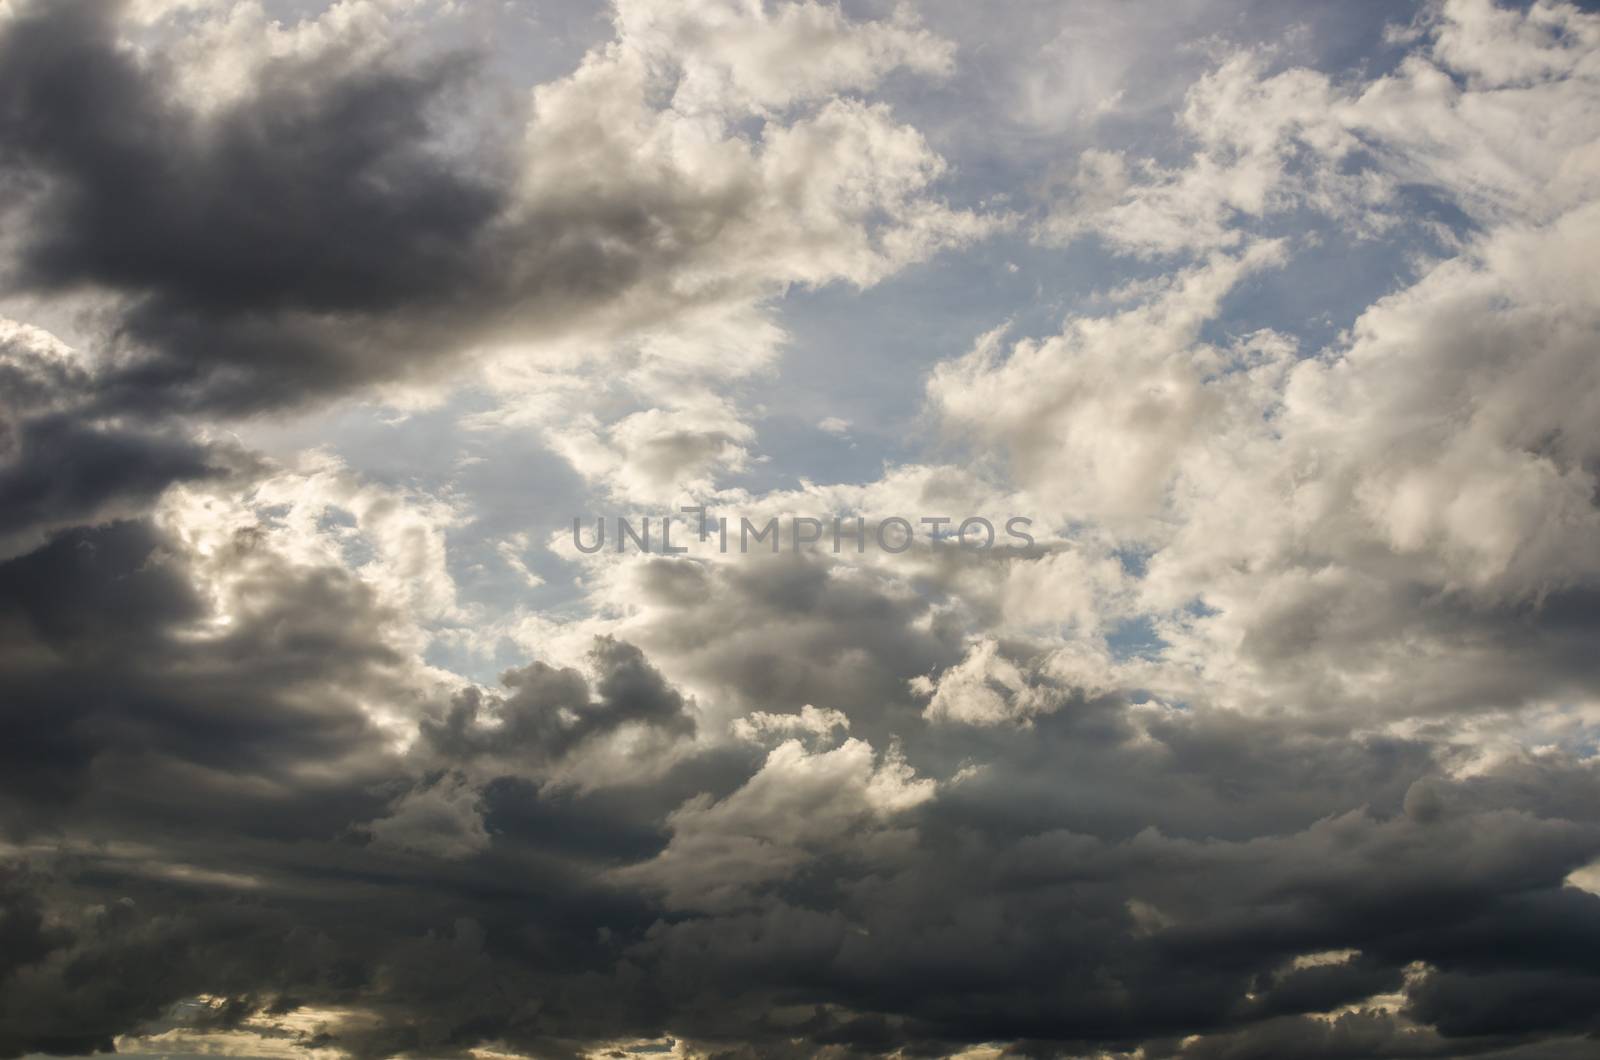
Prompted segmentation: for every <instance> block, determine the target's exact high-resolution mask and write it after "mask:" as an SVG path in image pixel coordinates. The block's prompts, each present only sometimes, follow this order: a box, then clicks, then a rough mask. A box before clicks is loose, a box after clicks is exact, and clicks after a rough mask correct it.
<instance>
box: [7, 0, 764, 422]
mask: <svg viewBox="0 0 1600 1060" xmlns="http://www.w3.org/2000/svg"><path fill="white" fill-rule="evenodd" d="M124 6H125V5H124V4H121V3H101V2H99V0H62V2H49V3H33V4H26V5H24V6H23V7H22V9H21V11H20V12H19V13H18V14H17V15H16V16H15V17H13V18H12V19H10V20H8V21H7V22H6V23H4V24H3V26H0V100H4V103H3V105H0V189H3V195H0V209H3V210H4V211H5V212H4V216H5V218H6V220H7V223H8V225H10V226H12V227H13V229H14V230H15V231H17V232H18V234H19V235H20V239H19V240H18V241H17V249H16V253H15V260H13V261H12V262H11V263H10V268H9V270H8V272H7V275H6V280H7V283H8V285H9V286H10V287H11V288H12V290H13V291H14V292H15V293H33V294H37V295H44V296H48V297H66V296H76V295H84V296H99V297H98V301H91V303H90V305H91V316H93V317H94V318H95V319H97V321H98V323H99V325H100V328H99V333H100V335H101V336H102V342H103V344H104V349H102V350H98V351H97V352H100V353H114V354H115V355H116V357H115V361H116V368H115V370H114V371H109V372H107V373H106V377H105V378H104V379H102V380H99V387H100V389H101V393H100V396H99V404H100V407H102V408H105V409H111V410H118V411H143V412H147V413H148V412H157V411H161V410H170V409H174V408H177V409H190V410H195V409H207V410H212V411H216V410H221V411H233V412H239V411H253V410H260V409H265V408H273V407H281V406H283V405H292V404H296V403H299V402H301V401H306V400H316V399H317V398H319V397H322V396H327V395H331V394H335V393H340V392H346V391H348V390H350V389H351V388H353V387H356V386H358V385H360V384H363V383H370V382H374V381H384V380H393V379H397V378H401V377H405V376H409V375H414V374H416V373H418V372H421V373H424V374H426V373H427V372H429V371H435V370H438V369H440V368H441V367H442V366H443V365H444V364H446V363H447V362H450V361H452V359H453V357H454V355H456V354H459V353H460V352H462V351H463V350H465V349H467V348H469V347H471V346H472V345H473V344H474V343H475V342H478V341H481V340H486V339H492V338H494V337H505V336H510V335H519V334H521V335H526V334H553V333H559V332H561V331H563V330H564V329H567V328H569V327H571V326H573V325H574V324H575V323H577V322H579V321H581V320H584V319H586V318H588V319H592V317H593V314H595V313H596V312H597V311H600V310H604V309H605V308H606V307H608V306H609V305H611V304H612V303H613V301H614V300H615V299H616V298H617V297H618V296H620V295H622V294H624V293H625V292H628V291H630V290H636V289H640V288H643V287H645V286H648V285H649V284H652V283H655V282H657V281H658V280H659V279H660V277H661V276H662V275H664V274H665V273H667V272H670V270H671V269H672V268H673V267H674V266H675V265H676V264H677V263H680V262H682V261H684V260H686V259H687V258H689V257H690V256H691V255H692V254H693V253H694V252H695V251H696V250H697V249H698V248H702V247H704V246H705V245H707V244H708V243H710V242H712V241H714V240H715V239H716V238H718V236H719V233H720V232H721V230H722V222H723V221H724V220H726V219H727V218H728V217H730V216H733V215H735V214H737V213H739V212H740V211H741V210H746V209H748V208H749V206H750V196H749V194H748V192H749V189H741V188H739V187H733V188H724V189H718V190H715V191H711V192H707V193H704V194H700V193H691V192H690V191H689V189H683V188H678V187H675V186H672V185H671V182H670V181H669V182H667V183H666V184H665V185H662V186H653V185H651V184H650V183H649V182H648V181H647V180H645V178H643V177H641V178H640V179H641V181H642V182H641V183H640V184H639V185H638V186H635V187H628V188H625V189H622V190H620V191H618V190H616V189H613V190H612V192H611V193H610V194H603V193H599V192H595V191H592V190H590V191H586V190H584V187H583V186H581V185H582V178H581V177H574V178H573V179H574V181H576V182H577V183H575V184H574V186H573V187H572V188H570V189H562V188H560V187H557V188H556V189H554V190H552V189H549V188H547V189H546V198H545V200H542V201H539V202H524V201H521V200H520V199H519V195H518V192H517V191H516V189H515V185H514V181H515V173H514V172H513V170H514V167H515V166H516V165H519V164H520V163H519V162H517V161H516V160H515V159H514V155H515V150H514V149H513V148H511V147H508V146H506V145H507V144H508V143H510V142H514V140H515V137H516V135H517V132H516V131H515V130H514V129H511V130H506V129H495V130H487V131H486V130H482V129H474V128H473V118H472V115H473V114H474V113H481V111H474V110H473V108H472V106H471V104H470V100H471V99H472V80H473V72H474V69H475V66H476V63H475V61H474V60H473V59H472V58H471V57H470V56H465V55H460V54H447V55H443V56H439V55H420V54H418V53H417V49H416V48H413V47H402V46H399V45H396V46H395V47H394V48H393V49H390V50H389V51H391V52H392V54H389V55H386V56H384V57H382V58H377V59H373V58H369V57H363V56H359V55H353V54H351V53H352V51H353V50H354V49H352V48H351V47H350V46H349V45H335V46H333V47H331V48H329V49H326V50H325V51H324V52H322V53H318V54H316V55H313V56H310V57H298V58H276V59H272V60H269V61H267V62H266V63H265V64H264V65H263V66H262V68H261V70H260V71H259V72H258V74H257V75H256V76H255V77H254V80H253V81H252V83H251V84H250V86H249V90H248V91H247V92H246V93H245V94H244V95H243V96H242V97H241V98H239V99H237V100H232V101H227V102H223V103H220V104H218V105H217V110H216V112H215V113H204V114H202V113H200V112H199V111H198V110H197V109H196V107H195V106H194V104H193V103H192V102H189V101H185V100H183V99H180V98H178V96H177V94H176V93H177V89H176V87H175V85H176V82H177V78H176V71H175V67H174V66H173V64H172V60H170V59H169V58H168V57H167V56H166V55H165V54H164V53H163V52H162V51H161V50H160V49H159V48H155V49H152V50H150V51H149V52H148V53H146V54H144V55H138V54H136V53H135V52H134V50H133V49H131V48H130V47H128V46H127V45H126V43H125V42H124V41H122V40H121V39H120V38H119V31H120V30H121V22H120V18H119V13H120V11H121V10H122V8H123V7H124ZM594 134H595V136H596V137H600V138H602V139H603V137H604V135H605V130H604V129H602V128H597V129H596V130H595V133H594ZM464 143H470V144H471V145H472V148H471V151H472V152H473V153H470V154H469V152H468V150H467V149H466V148H464V147H463V144H464ZM591 146H593V145H591ZM615 161H616V162H617V164H618V166H619V167H620V169H619V171H620V172H626V169H627V160H626V158H624V157H622V156H621V155H619V156H618V157H617V159H616V160H615ZM551 163H555V164H556V166H555V168H556V169H557V170H558V171H559V166H560V165H561V164H562V160H560V159H549V160H541V159H535V160H534V162H533V164H534V165H535V166H541V167H547V168H548V167H550V164H551ZM558 184H559V181H558ZM702 286H703V285H702ZM720 296H721V292H720V289H719V290H707V291H705V292H704V294H703V297H707V298H717V297H720ZM672 297H673V298H676V299H677V300H678V301H680V302H681V301H683V300H684V299H685V298H688V299H689V300H690V301H692V300H693V297H691V296H678V295H674V296H672ZM694 297H702V296H694ZM107 299H109V304H108V303H107ZM630 312H631V313H633V314H635V318H634V319H633V323H638V322H639V319H638V315H639V314H641V313H642V314H643V316H644V317H646V318H648V317H649V316H650V315H651V314H652V312H653V311H652V310H650V309H648V308H646V309H642V310H641V309H640V308H639V307H638V306H635V307H634V308H633V309H632V310H630Z"/></svg>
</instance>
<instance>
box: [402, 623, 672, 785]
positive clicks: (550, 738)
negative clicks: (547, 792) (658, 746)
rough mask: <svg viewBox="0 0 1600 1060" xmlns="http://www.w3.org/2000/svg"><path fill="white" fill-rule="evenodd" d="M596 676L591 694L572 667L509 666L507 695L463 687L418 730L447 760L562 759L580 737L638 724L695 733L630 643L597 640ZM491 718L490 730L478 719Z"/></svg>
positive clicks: (663, 684)
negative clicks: (442, 710)
mask: <svg viewBox="0 0 1600 1060" xmlns="http://www.w3.org/2000/svg"><path fill="white" fill-rule="evenodd" d="M589 658H590V661H591V663H592V664H593V666H594V668H595V670H596V672H597V673H598V674H599V678H598V680H597V681H596V683H595V688H594V691H593V693H592V694H591V692H590V688H589V681H588V679H587V678H585V677H584V675H583V674H581V673H579V672H578V671H577V670H574V669H571V668H567V667H562V668H557V667H552V666H549V665H547V664H545V663H538V662H536V663H532V664H531V665H529V666H526V667H524V668H522V669H520V670H510V671H507V672H506V673H505V674H504V675H503V676H502V677H501V679H500V680H501V683H502V684H504V685H505V686H506V687H507V688H509V689H510V690H511V694H510V695H508V696H494V697H485V696H484V695H483V694H482V693H480V692H478V691H477V690H476V689H468V690H467V691H464V692H462V693H461V694H460V695H459V696H457V697H456V699H455V700H454V702H452V704H451V706H450V709H449V711H448V712H447V713H446V714H445V716H444V718H443V719H442V720H441V721H437V722H434V721H425V722H424V723H423V725H422V733H423V736H424V738H425V739H427V740H428V741H429V742H430V743H431V744H433V746H434V747H435V748H437V749H438V751H439V752H440V753H441V754H443V755H446V756H448V757H451V758H458V759H464V758H472V757H475V756H478V755H496V756H502V757H505V758H509V759H518V758H523V759H525V758H527V757H528V756H530V755H538V756H559V755H562V754H564V753H566V752H567V751H568V750H570V749H572V748H574V747H576V746H578V745H579V744H581V743H583V742H584V741H585V740H589V739H592V738H594V737H597V736H600V735H603V734H605V733H609V732H613V731H615V730H616V729H618V728H620V727H621V726H624V725H629V724H637V725H644V726H649V727H652V728H656V729H659V730H661V731H662V732H664V733H666V734H669V735H670V734H676V735H682V736H687V735H690V734H692V733H693V732H694V716H693V714H692V713H690V710H689V708H688V706H687V705H686V704H685V703H684V700H683V697H682V696H680V695H679V694H678V693H677V691H676V690H674V689H673V688H672V687H671V686H670V685H668V684H667V683H666V681H665V679H663V678H662V676H661V674H660V673H659V672H658V671H657V670H656V669H655V668H654V667H652V666H651V665H650V664H649V663H648V662H647V661H646V660H645V658H644V654H643V653H642V652H640V651H639V649H638V648H636V647H634V646H633V645H631V644H624V643H620V642H618V641H616V640H614V639H612V638H610V637H605V638H600V639H599V640H598V642H597V643H596V644H595V646H594V648H593V650H591V652H590V653H589ZM491 718H492V719H494V721H495V722H496V724H495V725H494V726H493V727H492V728H485V727H483V726H482V725H481V724H480V723H482V722H487V721H489V720H490V719H491Z"/></svg>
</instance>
